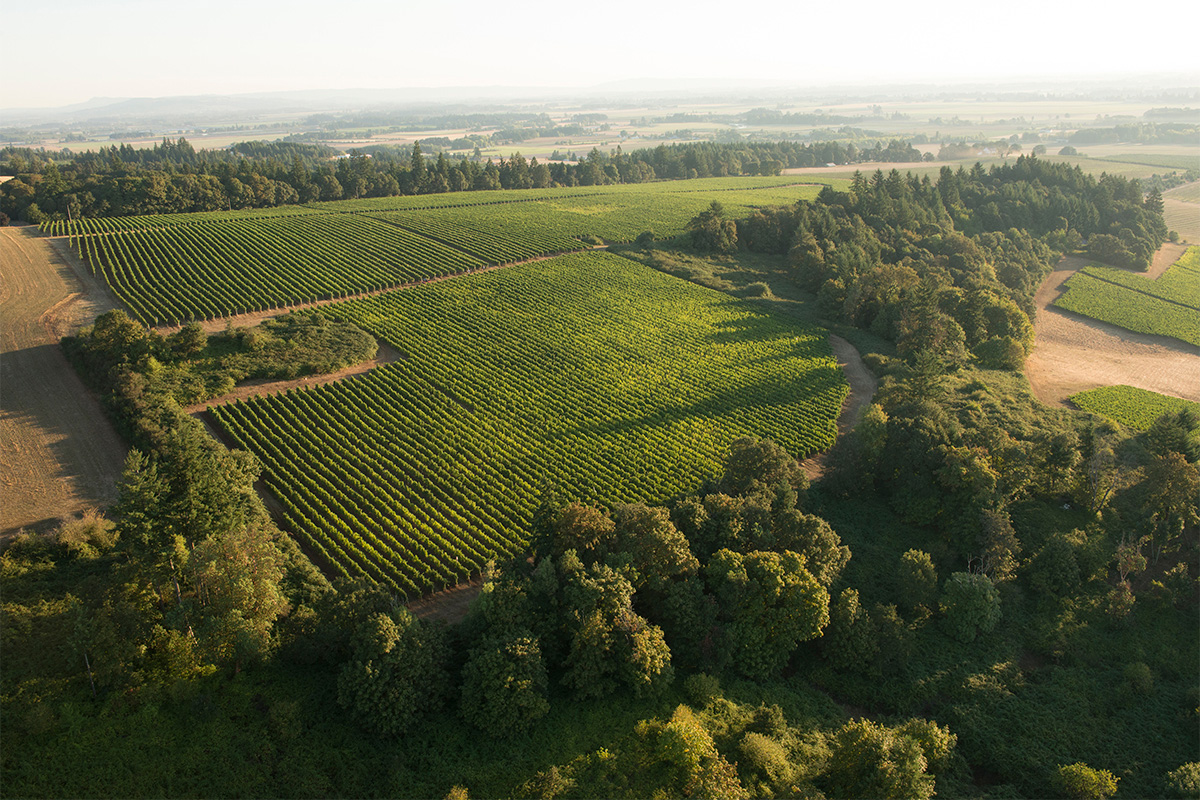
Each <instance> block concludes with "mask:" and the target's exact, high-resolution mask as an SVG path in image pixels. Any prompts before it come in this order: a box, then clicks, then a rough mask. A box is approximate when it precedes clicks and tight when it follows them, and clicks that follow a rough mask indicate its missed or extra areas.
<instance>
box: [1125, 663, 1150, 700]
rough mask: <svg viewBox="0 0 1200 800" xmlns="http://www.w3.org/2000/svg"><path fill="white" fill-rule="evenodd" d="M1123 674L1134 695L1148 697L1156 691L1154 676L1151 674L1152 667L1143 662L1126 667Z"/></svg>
mask: <svg viewBox="0 0 1200 800" xmlns="http://www.w3.org/2000/svg"><path fill="white" fill-rule="evenodd" d="M1122 674H1123V675H1124V677H1125V683H1126V684H1128V686H1129V688H1130V689H1131V690H1132V691H1133V693H1134V694H1140V695H1148V694H1150V692H1152V691H1153V690H1154V676H1153V675H1152V674H1150V667H1148V666H1146V665H1145V664H1144V663H1142V662H1141V661H1138V662H1135V663H1133V664H1130V665H1129V666H1127V667H1125V671H1124V672H1123V673H1122Z"/></svg>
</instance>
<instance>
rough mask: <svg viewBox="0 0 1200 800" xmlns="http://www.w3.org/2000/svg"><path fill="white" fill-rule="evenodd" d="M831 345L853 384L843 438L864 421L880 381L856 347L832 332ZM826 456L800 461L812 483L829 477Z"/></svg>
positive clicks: (841, 419)
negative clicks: (863, 416)
mask: <svg viewBox="0 0 1200 800" xmlns="http://www.w3.org/2000/svg"><path fill="white" fill-rule="evenodd" d="M829 345H830V347H832V348H833V355H834V357H835V358H836V359H837V362H838V366H840V367H841V368H842V372H844V373H846V380H847V381H848V382H849V384H850V394H848V395H846V399H845V401H844V402H843V403H842V413H841V414H839V415H838V436H839V437H841V436H844V435H845V434H846V433H847V431H849V430H850V429H851V428H853V427H854V426H855V424H857V423H858V421H859V419H861V418H862V415H863V412H864V411H866V410H867V406H869V405H870V404H871V400H872V399H874V397H875V390H876V389H878V388H879V381H878V380H877V379H876V378H875V376H874V375H873V374H871V370H869V369H867V365H866V364H864V363H863V360H862V356H860V355H859V353H858V349H857V348H856V347H855V346H854V345H852V344H850V343H849V342H847V341H846V340H845V339H843V338H842V337H840V336H836V335H834V334H832V333H831V334H829ZM826 455H827V453H817V454H816V455H815V456H812V457H810V458H806V459H805V460H804V461H802V462H800V467H801V469H803V470H804V474H805V475H807V476H808V479H809V480H810V481H815V480H817V479H819V478H820V477H821V476H822V475H824V474H825V458H826Z"/></svg>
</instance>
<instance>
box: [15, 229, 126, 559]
mask: <svg viewBox="0 0 1200 800" xmlns="http://www.w3.org/2000/svg"><path fill="white" fill-rule="evenodd" d="M109 302H110V301H109V300H107V298H106V297H105V296H104V295H96V294H91V293H87V292H86V288H85V286H84V284H83V282H81V280H80V279H79V277H78V276H77V275H76V274H75V272H74V270H73V269H72V267H71V265H70V264H69V263H68V262H67V260H66V257H65V256H64V254H63V253H61V252H60V251H59V250H57V249H56V248H54V247H53V246H52V245H51V243H50V242H49V241H48V240H47V239H45V238H43V237H42V236H40V235H39V234H38V231H37V228H35V227H32V226H10V227H0V539H3V538H7V537H9V536H11V535H12V534H14V533H15V532H16V531H17V530H19V529H20V528H26V529H41V528H47V527H51V526H53V525H54V524H55V523H57V521H58V520H59V519H62V518H64V517H69V516H71V515H74V514H78V513H79V512H81V511H83V510H84V509H86V508H88V507H91V506H102V505H105V504H107V503H110V502H111V501H112V500H113V499H114V495H115V485H116V479H117V478H118V477H119V476H120V473H121V466H122V464H123V462H124V458H125V446H124V445H123V444H122V442H121V440H120V438H119V437H118V436H117V435H116V433H115V432H114V431H113V429H112V426H111V425H109V423H108V421H107V419H105V417H104V415H103V413H102V412H101V410H100V406H99V404H98V403H97V402H96V401H95V400H94V399H93V398H92V397H91V395H90V394H88V392H87V390H86V389H85V388H84V386H83V383H82V382H81V381H80V380H79V377H78V376H77V375H76V374H75V371H74V370H73V369H72V368H71V366H70V365H69V364H68V363H67V360H66V358H64V357H63V354H62V350H61V349H60V348H59V346H58V340H59V338H60V337H61V336H62V335H64V334H66V333H70V332H72V331H73V330H75V329H77V328H78V327H79V326H80V325H82V324H87V323H90V322H91V321H92V320H93V319H95V317H96V315H98V314H100V313H103V312H104V311H107V310H108V309H109V308H111V307H112V306H111V305H109Z"/></svg>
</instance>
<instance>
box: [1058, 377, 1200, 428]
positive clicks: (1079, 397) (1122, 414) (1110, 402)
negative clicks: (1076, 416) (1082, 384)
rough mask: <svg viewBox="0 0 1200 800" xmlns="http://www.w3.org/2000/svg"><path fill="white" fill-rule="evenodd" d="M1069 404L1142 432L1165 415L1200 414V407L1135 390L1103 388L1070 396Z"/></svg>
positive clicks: (1176, 399) (1124, 387)
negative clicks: (1178, 412)
mask: <svg viewBox="0 0 1200 800" xmlns="http://www.w3.org/2000/svg"><path fill="white" fill-rule="evenodd" d="M1070 400H1071V402H1072V403H1074V404H1075V405H1076V406H1078V407H1079V408H1082V409H1083V410H1084V411H1090V412H1092V413H1093V414H1098V415H1100V416H1102V417H1108V418H1109V419H1111V420H1114V421H1116V422H1119V423H1121V424H1122V425H1127V426H1129V427H1130V428H1134V429H1136V430H1139V431H1144V430H1148V429H1149V428H1150V426H1151V425H1152V424H1153V423H1154V420H1156V419H1158V418H1159V417H1161V416H1162V415H1163V414H1169V413H1173V412H1176V411H1183V410H1184V409H1191V410H1192V411H1195V412H1196V413H1197V414H1200V403H1194V402H1192V401H1191V400H1184V399H1182V398H1179V397H1170V396H1168V395H1164V394H1158V393H1157V392H1149V391H1146V390H1145V389H1136V388H1134V387H1132V386H1102V387H1100V388H1099V389H1091V390H1089V391H1086V392H1080V393H1079V394H1076V395H1071V398H1070Z"/></svg>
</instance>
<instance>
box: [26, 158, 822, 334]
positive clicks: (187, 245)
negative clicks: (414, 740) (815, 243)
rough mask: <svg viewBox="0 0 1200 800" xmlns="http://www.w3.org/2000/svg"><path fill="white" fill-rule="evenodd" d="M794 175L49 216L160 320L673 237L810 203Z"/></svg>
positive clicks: (128, 298) (136, 306)
mask: <svg viewBox="0 0 1200 800" xmlns="http://www.w3.org/2000/svg"><path fill="white" fill-rule="evenodd" d="M794 180H795V179H792V178H782V179H781V178H755V179H720V180H717V179H707V180H699V181H668V182H663V183H660V184H649V185H641V184H639V185H630V186H603V187H577V188H576V189H571V190H566V191H564V190H525V191H494V192H457V193H450V194H446V195H421V196H410V197H389V198H378V199H375V200H356V201H344V202H340V203H323V204H316V205H314V206H313V207H301V206H283V207H280V208H274V209H257V210H247V211H222V212H206V213H202V214H174V215H161V216H145V217H124V218H109V219H87V220H77V221H75V222H70V223H63V222H52V223H47V224H46V225H44V226H43V229H44V230H45V231H46V232H47V233H48V234H51V235H67V236H70V237H71V244H72V246H74V247H75V248H76V249H77V250H78V251H79V254H80V257H81V258H83V259H84V260H86V261H87V262H88V263H89V264H90V265H91V268H92V270H93V271H94V272H95V273H96V274H97V275H99V276H101V277H102V278H103V279H104V280H105V281H106V282H107V283H108V285H109V286H110V287H111V288H112V290H113V292H114V293H115V294H116V295H117V296H118V297H119V298H120V299H121V300H122V301H123V302H124V303H125V304H126V306H127V307H128V308H129V310H130V312H131V313H132V314H133V315H134V316H135V317H136V318H138V319H139V320H140V321H142V322H144V323H146V324H151V325H157V324H170V323H176V322H181V321H186V320H191V319H213V318H219V317H225V316H231V315H234V314H240V313H246V312H255V311H262V310H269V309H275V308H282V307H286V306H290V305H296V304H303V303H308V302H313V301H315V300H322V299H329V298H339V297H346V296H348V295H352V294H361V293H365V292H370V291H376V290H379V289H384V288H392V287H395V286H399V285H402V284H408V283H413V282H416V281H420V280H423V279H427V278H432V277H441V276H446V275H453V274H457V273H461V272H464V271H471V270H474V269H478V268H480V267H482V266H486V265H489V264H507V263H511V262H513V261H518V260H524V259H528V258H534V257H538V256H544V255H548V254H554V253H561V252H567V251H570V250H581V249H585V248H587V247H590V245H589V244H585V243H584V242H583V241H581V239H583V238H585V237H586V238H589V239H591V238H592V237H599V238H601V239H604V240H607V241H616V242H623V241H631V240H632V239H634V238H636V237H637V236H638V235H639V234H640V233H642V232H644V231H650V232H651V233H653V234H654V235H655V236H656V237H657V238H667V237H671V236H675V235H678V234H680V233H682V232H683V231H684V230H685V229H686V226H687V223H688V221H689V220H690V219H691V218H692V217H694V216H695V215H696V214H698V213H699V212H700V211H702V210H704V209H705V208H707V207H708V206H709V204H710V203H711V202H713V200H718V201H720V202H722V203H723V204H725V205H726V207H727V208H728V209H729V211H730V213H731V214H734V215H745V214H747V213H749V211H750V209H751V208H754V207H757V206H765V205H773V204H778V203H782V202H795V201H796V200H798V199H801V198H805V197H807V198H811V197H814V196H815V195H816V193H817V191H818V190H819V188H820V187H818V186H812V185H797V184H795V182H794Z"/></svg>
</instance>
